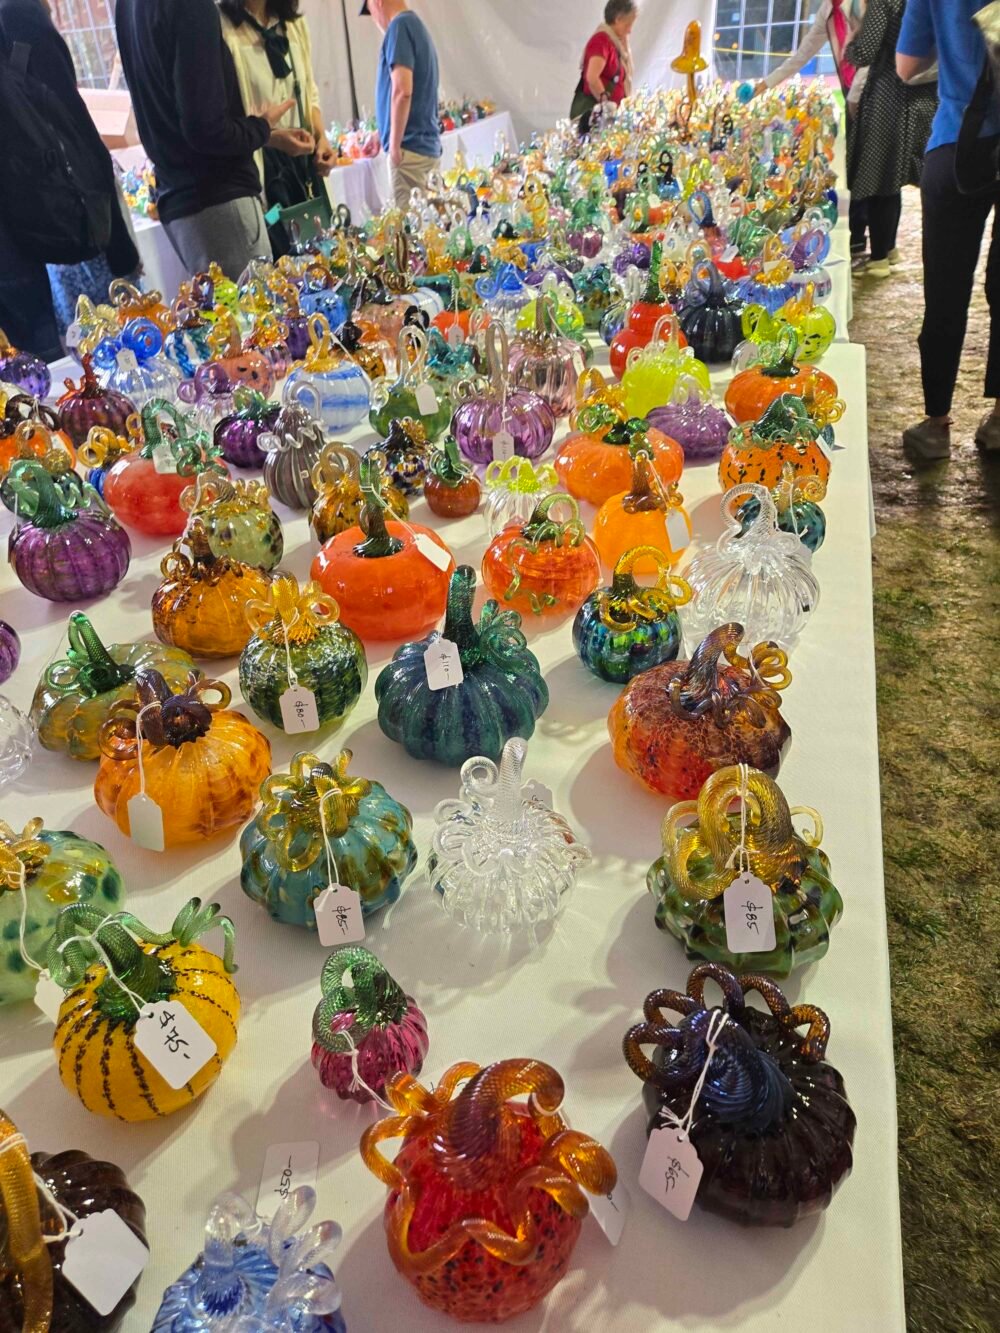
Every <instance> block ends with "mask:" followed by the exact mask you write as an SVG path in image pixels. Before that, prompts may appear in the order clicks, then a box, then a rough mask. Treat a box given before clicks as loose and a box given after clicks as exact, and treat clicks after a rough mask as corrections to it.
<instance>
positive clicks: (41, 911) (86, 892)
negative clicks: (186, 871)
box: [0, 819, 125, 1006]
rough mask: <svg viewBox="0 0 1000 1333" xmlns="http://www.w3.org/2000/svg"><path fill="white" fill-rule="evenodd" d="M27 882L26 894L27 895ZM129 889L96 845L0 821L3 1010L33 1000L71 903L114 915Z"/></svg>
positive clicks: (35, 822)
mask: <svg viewBox="0 0 1000 1333" xmlns="http://www.w3.org/2000/svg"><path fill="white" fill-rule="evenodd" d="M22 882H23V892H22ZM124 897H125V885H124V883H123V882H122V877H121V874H120V873H119V871H118V868H117V867H116V866H115V863H114V862H113V861H112V859H111V857H110V856H109V855H108V853H107V852H106V851H105V850H104V848H103V847H101V846H100V845H99V844H98V843H96V842H91V841H90V840H89V839H88V838H81V837H78V836H77V834H75V833H71V832H70V831H69V830H68V829H62V830H60V829H46V828H43V827H42V821H41V820H40V819H31V820H29V821H28V823H27V824H25V826H24V828H23V829H22V830H21V832H20V833H18V832H17V831H16V830H14V829H12V828H11V826H10V825H9V824H6V823H4V822H3V820H0V941H2V942H3V943H2V945H0V1006H2V1005H5V1004H16V1003H17V1002H18V1001H20V1000H30V999H31V997H32V995H34V993H35V982H36V981H37V979H38V972H37V971H36V970H35V968H32V967H29V966H28V964H27V962H26V961H25V958H24V956H23V955H22V953H21V947H22V939H21V921H22V918H23V921H24V928H23V947H24V953H25V954H27V956H28V958H30V959H32V960H34V961H35V962H36V963H37V964H38V968H39V969H41V968H42V967H44V966H45V962H46V956H47V951H48V947H49V942H50V940H51V938H52V932H53V930H54V928H55V922H56V917H57V916H58V915H59V912H60V911H61V910H62V908H64V907H66V906H67V905H68V904H70V903H74V902H80V903H88V904H92V905H93V906H95V907H97V908H100V909H102V910H103V911H104V912H105V913H109V912H114V911H116V910H117V908H118V907H119V906H120V905H121V902H122V900H123V899H124Z"/></svg>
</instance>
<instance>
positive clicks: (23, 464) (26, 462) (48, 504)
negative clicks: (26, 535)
mask: <svg viewBox="0 0 1000 1333" xmlns="http://www.w3.org/2000/svg"><path fill="white" fill-rule="evenodd" d="M8 475H9V479H10V488H11V490H12V491H13V492H14V500H15V505H16V511H15V512H16V514H17V517H18V518H26V519H29V520H30V521H31V522H32V523H33V524H34V525H35V527H36V528H49V529H51V528H58V527H61V526H62V525H63V524H64V523H72V521H73V520H74V519H75V518H76V512H75V511H74V510H73V509H71V508H70V507H69V506H68V505H65V504H63V501H62V499H61V497H60V495H59V489H58V487H57V486H56V484H55V482H54V481H53V480H52V478H51V476H50V475H49V474H48V472H46V470H45V468H44V467H43V466H42V464H41V463H39V462H38V461H37V460H36V459H18V460H17V462H16V463H14V465H13V467H12V468H11V469H10V473H9V474H8Z"/></svg>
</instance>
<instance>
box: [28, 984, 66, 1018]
mask: <svg viewBox="0 0 1000 1333" xmlns="http://www.w3.org/2000/svg"><path fill="white" fill-rule="evenodd" d="M65 998H66V992H65V991H64V990H63V988H62V986H59V985H57V984H56V983H55V982H54V981H53V980H52V978H51V977H50V976H49V974H48V972H44V971H43V972H39V974H38V982H37V984H36V986H35V1007H36V1008H37V1009H40V1010H41V1011H42V1013H43V1014H44V1015H45V1017H46V1018H47V1019H48V1020H49V1022H50V1023H58V1022H59V1010H60V1009H61V1008H62V1002H63V1000H65Z"/></svg>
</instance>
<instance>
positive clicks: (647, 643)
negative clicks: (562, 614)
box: [573, 546, 691, 685]
mask: <svg viewBox="0 0 1000 1333" xmlns="http://www.w3.org/2000/svg"><path fill="white" fill-rule="evenodd" d="M640 560H642V561H645V562H646V563H652V564H654V565H655V566H656V569H657V571H658V578H657V581H656V583H655V584H653V585H652V587H645V586H643V585H642V584H639V583H637V582H636V579H635V576H634V574H633V572H632V571H633V570H634V569H635V566H636V564H637V563H638V562H639V561H640ZM690 600H691V589H690V588H689V587H688V585H687V583H685V581H684V580H683V579H681V578H678V577H677V575H676V574H672V573H671V572H670V561H669V560H668V558H667V556H666V555H665V554H664V552H663V551H661V550H658V549H657V547H655V546H634V547H633V548H632V550H631V551H626V552H625V554H624V555H622V556H621V557H620V558H619V560H618V563H617V564H616V565H615V572H614V576H613V578H612V581H611V587H610V588H601V589H599V590H598V591H597V592H594V593H591V595H590V596H589V597H588V598H587V600H586V601H585V602H584V604H583V606H581V607H580V609H579V611H578V612H577V613H576V619H575V620H574V621H573V644H574V646H575V648H576V651H577V652H578V653H579V655H580V660H581V662H583V664H584V666H585V667H587V668H588V670H590V671H592V672H593V673H594V675H595V676H600V678H601V679H602V680H609V681H611V682H613V683H614V684H616V685H626V684H627V683H628V682H629V681H630V680H631V679H632V677H633V676H638V675H639V674H640V672H643V671H649V670H650V668H651V667H655V666H659V665H660V663H661V662H672V661H674V659H675V658H676V657H677V654H678V652H679V651H680V646H681V623H680V618H679V617H678V615H677V608H678V607H679V606H683V605H684V604H685V603H686V602H689V601H690Z"/></svg>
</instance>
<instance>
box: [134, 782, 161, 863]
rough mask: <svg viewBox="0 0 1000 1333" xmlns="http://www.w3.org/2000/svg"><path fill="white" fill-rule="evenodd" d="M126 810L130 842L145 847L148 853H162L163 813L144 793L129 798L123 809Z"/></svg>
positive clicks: (150, 797)
mask: <svg viewBox="0 0 1000 1333" xmlns="http://www.w3.org/2000/svg"><path fill="white" fill-rule="evenodd" d="M125 808H126V809H127V810H128V828H129V834H130V836H131V838H132V841H133V842H134V843H135V844H136V846H137V847H145V848H146V850H147V851H148V852H162V851H163V847H164V841H163V811H162V810H161V809H160V807H159V806H158V805H157V804H156V802H155V801H154V800H153V798H152V796H147V795H146V794H145V792H139V793H138V794H137V795H135V796H131V797H130V798H129V800H128V803H127V805H126V807H125Z"/></svg>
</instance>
